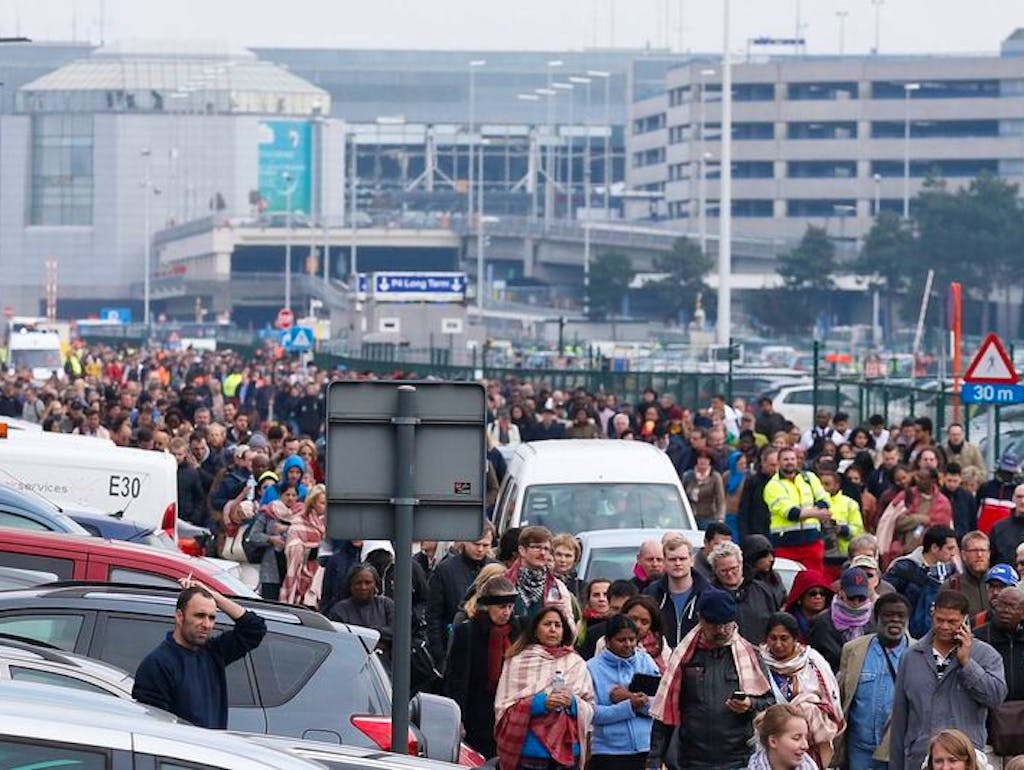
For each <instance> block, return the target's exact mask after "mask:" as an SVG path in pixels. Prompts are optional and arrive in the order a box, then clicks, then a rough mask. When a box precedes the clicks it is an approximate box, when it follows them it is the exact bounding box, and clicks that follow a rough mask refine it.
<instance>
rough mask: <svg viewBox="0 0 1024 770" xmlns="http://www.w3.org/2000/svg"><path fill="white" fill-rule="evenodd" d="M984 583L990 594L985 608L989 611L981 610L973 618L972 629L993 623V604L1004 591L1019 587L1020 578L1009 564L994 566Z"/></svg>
mask: <svg viewBox="0 0 1024 770" xmlns="http://www.w3.org/2000/svg"><path fill="white" fill-rule="evenodd" d="M983 582H984V584H985V591H987V592H988V596H987V601H986V602H985V606H986V607H987V608H988V609H984V610H979V611H978V612H976V613H974V614H973V615H972V616H971V627H972V628H974V629H977V628H979V627H980V626H982V625H984V624H985V623H991V622H992V618H993V617H994V616H995V612H993V610H992V602H993V601H994V600H995V598H996V597H997V596H999V594H1001V593H1002V592H1003V590H1004V589H1006V588H1016V587H1017V586H1019V585H1020V577H1019V576H1018V575H1017V570H1015V569H1014V568H1013V567H1011V566H1010V565H1009V564H994V565H992V568H991V569H990V570H989V571H988V572H986V573H985V578H984V581H983Z"/></svg>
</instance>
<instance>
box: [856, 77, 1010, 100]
mask: <svg viewBox="0 0 1024 770" xmlns="http://www.w3.org/2000/svg"><path fill="white" fill-rule="evenodd" d="M908 82H913V83H918V84H920V86H921V87H920V88H918V89H917V90H914V91H911V92H910V98H911V99H979V98H983V99H992V98H995V97H997V96H999V81H998V80H875V81H872V83H871V98H872V99H905V98H906V89H905V88H904V85H906V83H908Z"/></svg>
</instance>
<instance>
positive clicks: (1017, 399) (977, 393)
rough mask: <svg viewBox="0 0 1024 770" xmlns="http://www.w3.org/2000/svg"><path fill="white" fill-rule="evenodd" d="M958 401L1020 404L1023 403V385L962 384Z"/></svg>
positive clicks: (1003, 404)
mask: <svg viewBox="0 0 1024 770" xmlns="http://www.w3.org/2000/svg"><path fill="white" fill-rule="evenodd" d="M960 399H961V401H963V402H964V403H965V404H996V405H998V406H1005V405H1007V404H1021V403H1024V385H993V384H990V383H980V382H975V383H964V384H963V386H962V387H961V389H960Z"/></svg>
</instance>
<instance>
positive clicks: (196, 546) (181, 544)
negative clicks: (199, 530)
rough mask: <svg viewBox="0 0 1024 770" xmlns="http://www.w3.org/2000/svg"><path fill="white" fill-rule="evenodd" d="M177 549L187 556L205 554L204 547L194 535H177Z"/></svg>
mask: <svg viewBox="0 0 1024 770" xmlns="http://www.w3.org/2000/svg"><path fill="white" fill-rule="evenodd" d="M178 550H179V551H181V552H182V553H187V554H188V555H189V556H206V549H205V548H203V546H202V545H201V544H200V543H199V541H197V540H196V539H195V538H194V537H179V538H178Z"/></svg>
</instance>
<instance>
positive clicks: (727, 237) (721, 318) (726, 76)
mask: <svg viewBox="0 0 1024 770" xmlns="http://www.w3.org/2000/svg"><path fill="white" fill-rule="evenodd" d="M729 2H730V0H724V2H723V9H722V152H721V154H720V156H719V159H718V160H719V164H720V166H721V171H720V179H721V182H720V190H721V193H720V194H719V196H718V200H719V203H718V323H717V324H716V325H715V329H716V332H717V337H718V344H719V345H728V344H729V342H730V340H731V339H732V283H731V281H732V57H731V56H730V49H729V45H730V42H731V41H730V27H729Z"/></svg>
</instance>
